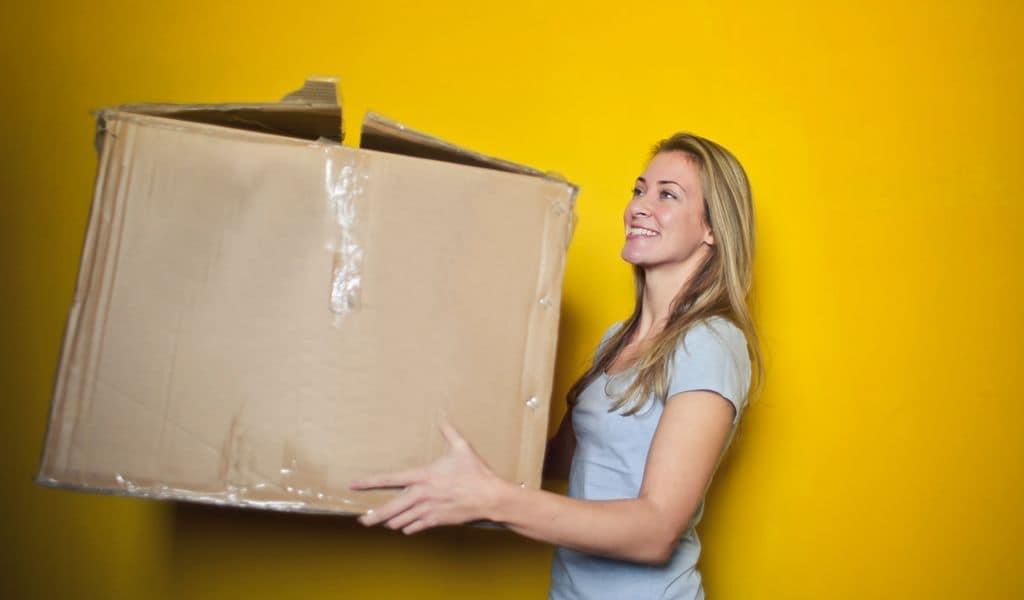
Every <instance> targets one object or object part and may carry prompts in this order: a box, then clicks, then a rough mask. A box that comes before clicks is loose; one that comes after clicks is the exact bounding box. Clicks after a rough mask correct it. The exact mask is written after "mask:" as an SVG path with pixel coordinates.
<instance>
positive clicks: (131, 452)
mask: <svg viewBox="0 0 1024 600" xmlns="http://www.w3.org/2000/svg"><path fill="white" fill-rule="evenodd" d="M97 121H98V133H97V148H98V150H99V153H100V156H99V168H98V173H97V177H96V185H95V192H94V199H93V207H92V212H91V215H90V219H89V226H88V232H87V235H86V241H85V246H84V249H83V253H82V259H81V264H80V271H79V276H78V283H77V287H76V291H75V296H74V301H73V303H72V306H71V309H70V313H69V316H68V321H67V327H66V330H65V335H64V342H63V350H62V353H61V358H60V363H59V367H58V372H57V378H56V385H55V387H54V395H53V405H52V408H51V414H50V421H49V427H48V431H47V435H46V443H45V448H44V451H43V457H42V462H41V466H40V470H39V474H38V477H37V481H38V482H39V483H41V484H45V485H53V486H59V487H71V488H79V489H85V490H90V491H100V492H109V493H116V494H128V495H134V496H147V497H156V498H168V499H177V500H189V501H198V502H210V503H217V504H228V505H236V506H250V507H263V508H273V509H279V510H296V511H309V512H334V513H357V512H362V511H364V510H365V509H366V508H369V507H372V506H377V505H379V504H380V503H382V502H383V501H385V500H386V499H388V498H390V497H392V496H393V495H394V494H395V493H396V492H394V491H383V490H378V491H351V490H349V489H348V487H347V486H348V482H349V481H350V480H352V479H354V478H356V477H359V476H362V475H365V474H367V473H373V472H380V471H390V470H395V469H403V468H408V467H413V466H418V465H422V464H426V463H428V462H430V461H432V460H434V459H435V458H437V457H439V456H440V455H441V454H442V453H443V452H444V451H445V447H446V446H445V441H444V438H443V436H442V434H441V431H440V429H439V428H438V424H439V422H440V418H441V417H442V415H446V416H447V418H448V420H449V421H450V422H451V423H452V424H453V425H455V427H456V428H458V429H459V430H460V431H461V432H462V433H463V435H464V436H465V437H466V438H467V439H468V440H469V441H470V443H471V444H473V445H474V447H475V448H476V449H477V451H478V452H479V453H480V454H481V456H482V457H483V458H484V459H485V460H486V461H487V462H488V463H489V464H490V465H491V467H492V468H493V469H494V470H495V471H496V472H497V473H498V474H499V475H500V476H501V477H503V478H505V479H508V480H510V481H517V482H521V483H523V484H525V485H526V486H529V487H533V488H537V487H539V485H540V475H541V465H542V462H543V454H544V446H545V442H546V437H547V422H548V407H549V398H550V395H551V386H552V376H553V367H554V358H555V345H556V340H557V332H558V318H559V304H560V299H561V284H562V274H563V268H564V260H565V253H566V250H567V247H568V244H569V240H570V238H571V235H572V228H573V225H574V202H575V197H576V191H577V188H576V187H575V186H574V185H572V184H570V183H567V182H565V181H564V180H561V179H560V178H558V177H557V176H553V175H550V176H549V175H545V174H544V173H541V172H539V171H536V170H534V169H530V168H528V167H523V166H521V165H516V164H513V163H509V162H507V161H502V160H499V159H495V158H492V157H487V156H484V155H481V154H478V153H474V152H470V151H467V150H463V149H460V148H458V147H456V146H453V145H452V144H449V143H447V142H444V141H442V140H438V139H436V138H431V137H429V136H426V135H423V134H420V133H418V132H415V131H413V130H410V129H409V128H407V127H404V126H403V125H401V124H398V123H395V122H392V121H389V120H387V119H384V118H382V117H379V116H377V115H373V114H369V115H368V117H367V120H366V125H365V129H364V132H363V136H362V137H363V145H364V146H365V147H364V148H362V149H356V148H352V147H348V146H343V145H341V144H340V143H339V142H340V140H341V138H342V127H341V111H340V108H339V106H338V104H337V100H336V92H335V89H334V80H332V79H329V78H328V79H319V80H310V81H308V82H307V84H306V86H305V87H304V88H303V89H302V90H299V91H298V92H295V93H293V94H290V95H289V96H286V97H285V99H284V100H283V101H282V102H280V103H272V104H230V105H228V104H225V105H206V106H202V105H197V106H185V105H152V104H150V105H124V106H121V107H119V108H116V109H105V110H102V111H100V112H98V113H97Z"/></svg>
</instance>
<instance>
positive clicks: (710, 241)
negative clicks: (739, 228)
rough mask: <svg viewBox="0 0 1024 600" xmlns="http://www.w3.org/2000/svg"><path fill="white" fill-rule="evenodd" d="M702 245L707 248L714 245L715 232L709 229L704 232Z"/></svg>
mask: <svg viewBox="0 0 1024 600" xmlns="http://www.w3.org/2000/svg"><path fill="white" fill-rule="evenodd" d="M704 243H705V244H707V245H708V246H714V245H715V232H714V231H712V230H711V228H710V227H708V228H706V229H705V230H704Z"/></svg>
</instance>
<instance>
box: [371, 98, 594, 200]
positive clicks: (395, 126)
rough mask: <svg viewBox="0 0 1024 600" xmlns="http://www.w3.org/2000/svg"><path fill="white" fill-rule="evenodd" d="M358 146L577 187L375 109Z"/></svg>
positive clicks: (560, 178)
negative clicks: (467, 146) (483, 152)
mask: <svg viewBox="0 0 1024 600" xmlns="http://www.w3.org/2000/svg"><path fill="white" fill-rule="evenodd" d="M359 147H360V148H365V149H367V150H378V151H380V152H390V153H392V154H404V155H406V156H415V157H418V158H428V159H432V160H441V161H445V162H451V163H457V164H462V165H470V166H474V167H484V168H487V169H495V170H498V171H508V172H510V173H519V174H522V175H532V176H534V177H544V178H547V179H554V180H557V181H561V182H564V183H566V184H568V185H569V186H570V187H573V188H576V187H577V186H576V185H574V184H572V183H570V182H568V181H566V179H565V177H563V176H562V175H560V174H558V173H554V172H551V171H548V172H545V171H541V170H539V169H535V168H533V167H529V166H526V165H521V164H518V163H514V162H511V161H508V160H504V159H501V158H497V157H494V156H487V155H486V154H481V153H479V152H475V151H473V150H469V149H467V148H462V147H459V146H456V145H455V144H452V143H451V142H446V141H444V140H442V139H440V138H438V137H435V136H432V135H430V134H427V133H423V132H422V131H416V130H415V129H411V128H409V127H408V126H406V125H404V124H403V123H399V122H398V121H395V120H394V119H389V118H388V117H385V116H383V115H380V114H377V113H375V112H373V111H367V113H366V115H365V117H363V130H362V135H361V136H360V139H359Z"/></svg>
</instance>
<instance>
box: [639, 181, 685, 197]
mask: <svg viewBox="0 0 1024 600" xmlns="http://www.w3.org/2000/svg"><path fill="white" fill-rule="evenodd" d="M636 180H637V181H642V182H644V183H647V180H646V179H644V178H643V177H637V178H636ZM658 183H674V184H676V185H678V186H679V189H681V190H683V191H684V192H686V193H689V190H687V189H686V188H685V187H683V186H682V184H680V183H679V182H678V181H672V180H671V179H659V180H658Z"/></svg>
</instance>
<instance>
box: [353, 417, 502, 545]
mask: <svg viewBox="0 0 1024 600" xmlns="http://www.w3.org/2000/svg"><path fill="white" fill-rule="evenodd" d="M441 431H442V433H444V437H445V439H446V440H447V441H448V452H447V453H445V455H444V456H442V457H441V458H439V459H437V460H436V461H434V462H433V463H431V464H430V465H427V466H425V467H419V468H416V469H410V470H407V471H399V472H395V473H384V474H378V475H369V476H367V477H363V478H360V479H357V480H354V481H352V482H351V483H350V484H349V487H350V488H351V489H354V490H365V489H371V488H380V487H405V489H404V490H402V493H400V494H399V495H397V496H395V497H394V498H392V499H391V500H390V501H388V502H387V503H385V504H384V505H382V506H380V507H378V508H376V509H372V508H371V509H370V510H368V511H366V513H365V514H363V515H362V516H361V517H359V522H360V523H362V524H363V525H376V524H377V523H382V522H386V524H387V526H388V527H389V528H391V529H401V530H402V532H403V533H405V534H406V535H408V534H412V533H416V532H417V531H422V530H424V529H427V528H429V527H436V526H438V525H458V524H461V523H466V522H469V521H476V520H479V519H488V518H490V517H491V515H493V513H494V508H495V506H496V505H497V503H498V501H499V498H500V497H501V494H502V493H503V491H504V490H505V489H506V488H507V487H508V486H510V485H512V484H510V483H508V482H506V481H504V480H503V479H501V478H500V477H498V476H497V475H495V474H494V472H493V471H491V469H490V467H489V466H488V465H487V463H485V462H484V460H483V459H482V458H480V456H479V455H478V454H477V453H476V451H475V450H473V447H472V446H470V444H469V442H467V441H466V440H465V439H463V437H462V436H461V435H459V433H458V431H456V430H455V428H454V427H452V426H451V425H450V424H449V423H447V422H444V423H442V424H441Z"/></svg>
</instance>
